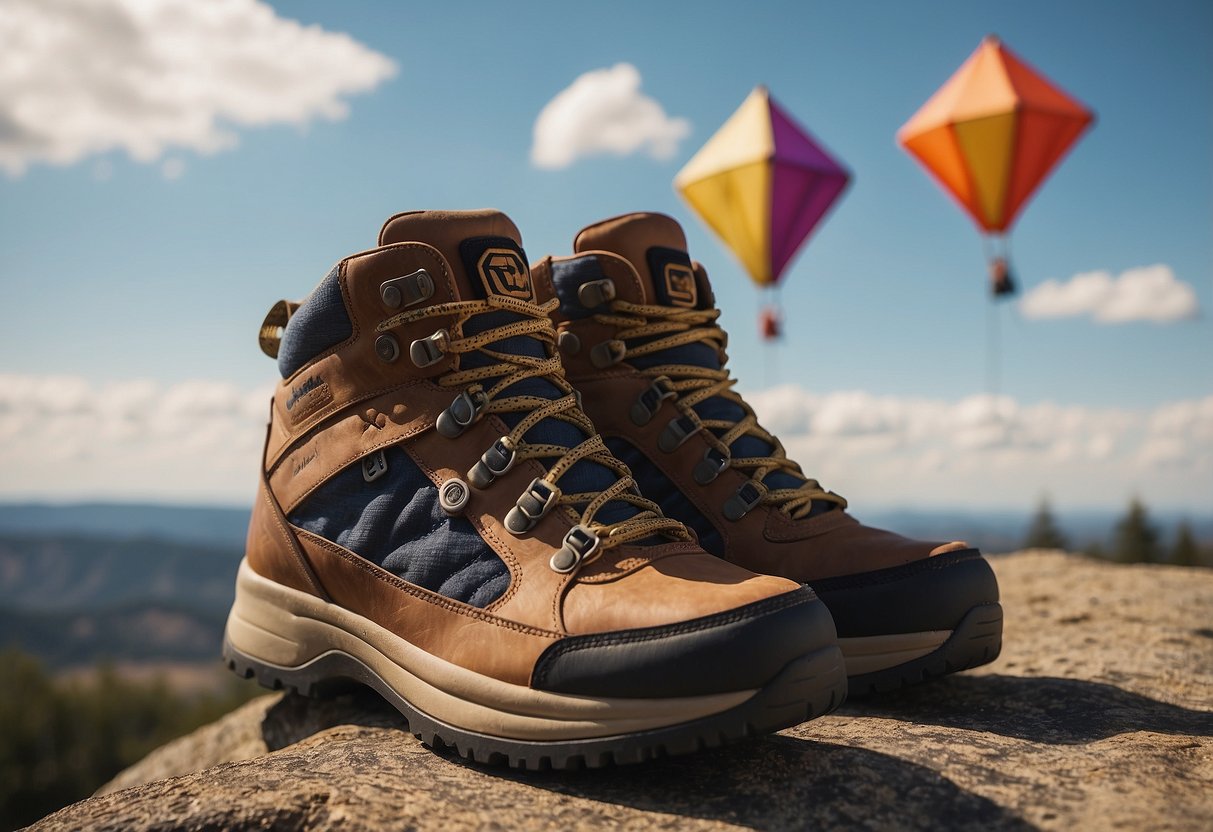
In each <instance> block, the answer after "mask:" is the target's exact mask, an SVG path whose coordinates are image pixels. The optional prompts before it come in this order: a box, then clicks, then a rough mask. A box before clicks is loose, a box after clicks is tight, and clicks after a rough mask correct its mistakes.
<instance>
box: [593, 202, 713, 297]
mask: <svg viewBox="0 0 1213 832" xmlns="http://www.w3.org/2000/svg"><path fill="white" fill-rule="evenodd" d="M573 251H574V252H575V253H577V254H582V253H585V252H588V251H609V252H611V253H612V254H616V255H618V256H620V257H622V258H623V259H625V260H627V261H628V262H629V263H631V264H632V267H633V268H635V269H636V273H637V274H638V275H639V276H640V282H641V285H642V288H643V289H644V293H645V297H644V299H643V301H642V303H648V304H654V305H659V306H678V307H682V308H684V309H706V308H708V307H709V306H711V304H712V290H711V288H710V287H709V286H708V285H707V281H706V280H703V281H700V280H699V279H697V278H696V276H695V269H694V267H693V266H692V265H691V258H690V256H689V255H688V254H687V238H686V235H685V234H683V232H682V226H680V225H679V224H678V221H677V220H675V219H674V218H673V217H667V216H666V215H665V214H651V213H636V214H624V215H623V216H621V217H614V218H612V219H609V220H603V221H602V222H599V223H595V224H594V225H591V226H588V227H586V228H583V229H582V230H581V232H580V233H579V234H578V235H577V239H576V240H574V241H573Z"/></svg>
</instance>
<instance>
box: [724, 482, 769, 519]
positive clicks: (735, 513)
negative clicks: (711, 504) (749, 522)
mask: <svg viewBox="0 0 1213 832" xmlns="http://www.w3.org/2000/svg"><path fill="white" fill-rule="evenodd" d="M765 493H766V486H764V485H763V484H762V483H759V482H755V481H754V480H750V481H749V482H744V483H742V484H741V487H740V488H738V489H737V491H736V493H734V494H733V496H732V497H729V499H727V500H725V503H724V509H723V511H724V516H725V519H726V520H733V521H737V520H740V519H741V518H742V517H745V516H746V515H747V514H749V513H750V510H751V509H753V508H754V506H756V505H758V504H759V503H760V502H762V495H763V494H765Z"/></svg>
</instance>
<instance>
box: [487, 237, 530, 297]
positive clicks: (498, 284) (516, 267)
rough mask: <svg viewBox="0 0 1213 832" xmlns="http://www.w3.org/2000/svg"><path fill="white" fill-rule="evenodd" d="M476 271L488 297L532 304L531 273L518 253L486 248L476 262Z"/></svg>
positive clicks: (505, 249)
mask: <svg viewBox="0 0 1213 832" xmlns="http://www.w3.org/2000/svg"><path fill="white" fill-rule="evenodd" d="M476 270H477V271H479V272H480V279H481V280H482V281H484V290H485V291H486V292H488V293H489V294H490V295H504V296H505V297H510V298H518V299H519V300H529V301H532V302H534V300H535V295H534V292H533V291H532V289H531V273H530V271H528V270H527V267H526V263H525V262H523V259H522V257H521V256H519V254H518V252H516V251H514V250H512V249H508V248H486V249H485V250H484V253H483V254H481V255H480V259H479V260H478V261H477V262H476Z"/></svg>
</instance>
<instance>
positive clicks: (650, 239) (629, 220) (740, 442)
mask: <svg viewBox="0 0 1213 832" xmlns="http://www.w3.org/2000/svg"><path fill="white" fill-rule="evenodd" d="M686 249H687V241H686V235H685V234H684V233H683V231H682V226H680V225H679V224H678V221H677V220H675V219H674V218H673V217H667V216H666V215H665V214H653V213H636V214H625V215H623V216H621V217H614V218H612V219H609V220H603V221H602V222H599V223H595V224H594V225H591V226H588V227H586V228H584V229H582V230H581V232H580V233H579V234H578V235H577V238H576V239H575V240H574V241H573V250H574V252H575V253H577V254H582V253H585V252H589V251H609V252H611V253H612V254H616V255H618V256H620V257H622V258H624V259H625V260H627V261H628V262H630V263H631V264H632V267H633V268H634V269H635V270H636V273H637V274H638V275H640V282H641V285H642V286H643V287H644V290H645V294H646V300H645V302H647V303H649V304H653V305H657V306H670V307H682V308H684V309H710V308H711V307H713V306H714V305H715V302H716V301H715V298H714V297H713V295H712V288H711V285H710V284H709V283H708V280H707V276H706V275H705V274H704V273H703V271H702V270H700V271H699V274H696V273H695V268H694V266H693V265H692V264H691V258H690V256H689V255H688V254H687V250H686ZM627 360H628V362H629V363H631V364H633V365H635V366H637V367H642V368H644V367H656V366H659V365H662V364H691V365H694V366H697V367H710V368H711V369H713V370H718V369H720V366H721V364H720V356H719V354H718V353H717V352H716V350H714V349H713V348H711V347H710V346H708V345H707V344H703V343H692V344H684V345H682V346H678V347H671V348H670V349H667V350H662V351H661V352H658V353H653V354H650V355H644V356H639V357H630V358H628V359H627ZM695 412H696V413H698V414H699V416H700V418H703V419H723V420H727V421H732V422H735V421H738V420H740V419H742V418H743V417H744V416H745V411H744V410H743V409H742V408H741V407H739V406H738V405H737V404H735V403H733V402H731V401H729V400H728V399H725V398H722V397H720V396H713V397H712V398H710V399H706V400H704V401H702V402H700V403H699V404H698V405H696V406H695ZM717 433H724V431H723V430H719V431H717ZM730 450H731V451H732V455H733V456H734V457H736V458H741V457H753V456H767V455H769V454H771V453H772V452H773V451H774V450H775V449H774V447H773V446H771V445H769V444H767V443H766V442H764V441H763V440H761V439H759V438H758V437H755V436H742V437H740V438H739V439H737V440H736V441H735V442H734V443H733V445H732V447H731V449H730ZM763 482H764V483H765V484H766V486H767V487H768V488H771V489H775V488H798V487H800V486H801V485H802V484H803V482H804V480H802V479H800V478H799V477H796V476H793V475H792V474H789V473H787V472H784V471H773V472H771V473H770V474H767V476H766V477H765V478H764V480H763ZM832 506H833V504H832V503H819V501H814V504H813V511H812V513H813V514H818V513H820V512H821V511H826V510H829V508H830V507H832Z"/></svg>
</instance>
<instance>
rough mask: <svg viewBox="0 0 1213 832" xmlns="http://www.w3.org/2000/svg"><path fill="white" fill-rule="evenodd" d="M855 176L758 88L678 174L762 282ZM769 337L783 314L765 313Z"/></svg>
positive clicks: (687, 194) (778, 270)
mask: <svg viewBox="0 0 1213 832" xmlns="http://www.w3.org/2000/svg"><path fill="white" fill-rule="evenodd" d="M850 178H851V176H850V173H849V172H848V171H847V169H846V168H844V167H843V166H842V165H841V164H840V163H839V162H838V161H837V160H836V159H834V157H833V156H831V155H830V154H829V153H828V152H827V151H826V150H825V149H824V148H823V147H821V145H820V144H819V143H818V142H817V141H816V140H815V139H814V138H813V137H812V136H811V135H810V134H809V132H808V131H807V130H805V129H804V128H803V127H801V126H800V125H799V124H797V123H796V122H795V121H793V120H792V118H791V116H789V115H788V113H787V112H786V111H785V110H784V109H783V108H782V107H780V106H779V105H778V104H777V103H775V101H774V100H773V99H772V98H771V95H770V93H769V92H768V91H767V89H766V87H761V86H760V87H757V88H755V89H754V91H753V92H751V93H750V95H749V97H747V98H746V100H745V101H744V102H742V104H741V106H740V107H739V108H738V109H737V111H736V112H735V113H733V115H732V116H730V117H729V120H728V121H726V122H725V123H724V125H723V126H722V127H721V128H720V129H719V130H718V131H716V133H715V135H713V136H712V137H711V138H710V139H708V142H707V144H705V145H704V146H703V147H702V148H700V150H699V152H698V153H696V154H695V155H694V157H692V158H691V160H690V161H689V162H687V164H686V166H685V167H684V168H683V169H682V170H681V171H679V173H678V175H677V176H676V177H675V178H674V187H675V189H676V190H677V191H678V192H679V193H680V194H681V195H682V198H683V199H685V200H686V201H687V203H688V204H689V205H690V206H691V208H692V210H694V211H695V213H696V214H698V215H699V217H700V219H702V220H703V221H704V222H705V223H707V225H708V227H710V228H711V229H712V230H713V231H714V232H715V233H716V235H717V236H718V237H720V239H721V240H722V241H723V242H724V243H725V245H727V246H728V247H729V248H730V249H731V250H732V251H733V253H734V254H735V255H737V259H738V260H740V261H741V264H742V266H744V267H745V270H746V272H747V273H748V274H749V276H750V279H751V280H753V281H754V283H755V284H757V285H758V286H760V287H773V286H776V285H777V284H778V283H779V281H780V279H781V278H782V277H783V275H784V273H785V272H786V270H787V267H788V265H789V263H791V261H792V258H793V257H794V256H795V255H796V252H797V251H798V250H799V249H800V247H801V246H802V245H803V244H804V243H805V242H806V241H807V240H808V238H809V236H810V235H811V234H812V232H813V229H814V228H816V227H817V225H818V224H819V223H820V222H821V220H822V218H823V217H824V216H825V215H826V213H827V212H828V211H829V209H830V206H831V205H833V204H834V202H835V201H836V200H837V199H838V197H839V196H840V195H841V194H842V192H843V190H844V189H845V188H846V186H847V183H848V182H849V181H850ZM763 316H764V317H763V323H762V332H763V337H764V338H768V339H769V338H774V337H777V336H778V326H777V324H776V323H775V322H777V321H778V320H779V316H778V312H777V311H776V310H774V309H768V310H766V311H765V312H764V313H763Z"/></svg>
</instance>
